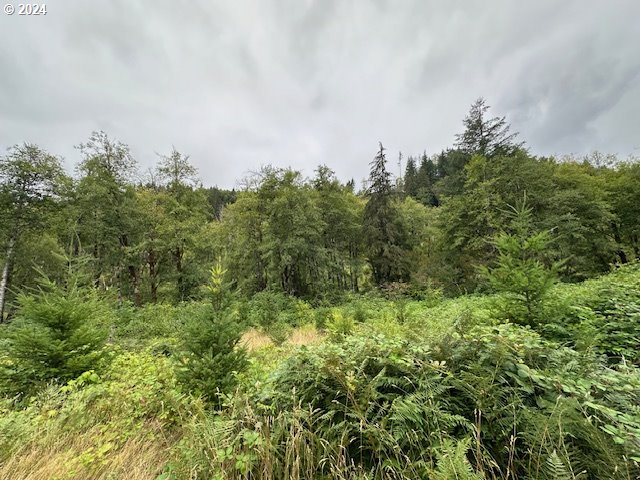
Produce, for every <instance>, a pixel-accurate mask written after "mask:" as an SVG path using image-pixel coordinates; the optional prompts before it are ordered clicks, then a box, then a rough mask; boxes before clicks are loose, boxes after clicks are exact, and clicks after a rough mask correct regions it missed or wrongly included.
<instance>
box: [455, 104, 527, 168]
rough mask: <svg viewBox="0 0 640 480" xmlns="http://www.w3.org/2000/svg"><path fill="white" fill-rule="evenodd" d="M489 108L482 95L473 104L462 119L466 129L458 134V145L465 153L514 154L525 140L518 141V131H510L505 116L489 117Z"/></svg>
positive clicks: (484, 154) (488, 155)
mask: <svg viewBox="0 0 640 480" xmlns="http://www.w3.org/2000/svg"><path fill="white" fill-rule="evenodd" d="M489 108H490V107H489V105H487V104H486V101H485V99H484V98H482V97H480V98H478V100H476V101H475V102H474V103H473V105H471V109H470V110H469V114H468V115H467V116H466V117H465V119H464V120H463V121H462V123H463V124H464V127H465V131H464V132H463V133H460V134H458V135H456V146H457V147H458V148H459V149H460V150H462V151H463V152H465V153H468V154H478V155H482V156H485V157H493V156H496V155H507V156H509V155H513V154H514V153H515V152H516V151H517V150H518V149H520V148H522V147H523V146H524V142H517V141H516V137H517V136H518V133H517V132H515V133H511V132H510V129H511V127H510V125H509V124H508V123H507V121H506V120H505V117H493V118H487V117H488V115H487V112H488V111H489Z"/></svg>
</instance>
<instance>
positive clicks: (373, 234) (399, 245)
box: [363, 144, 408, 285]
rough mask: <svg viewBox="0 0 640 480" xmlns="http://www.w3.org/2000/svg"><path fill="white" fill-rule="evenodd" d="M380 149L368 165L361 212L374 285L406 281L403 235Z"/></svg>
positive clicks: (389, 176) (383, 156) (384, 158)
mask: <svg viewBox="0 0 640 480" xmlns="http://www.w3.org/2000/svg"><path fill="white" fill-rule="evenodd" d="M386 163H387V159H386V155H385V153H384V147H383V146H382V144H380V150H379V152H378V154H377V155H376V157H375V158H374V160H373V161H372V162H371V172H370V174H369V188H368V189H367V197H368V199H367V205H366V206H365V209H364V220H363V228H364V237H365V241H366V243H367V248H368V258H369V263H370V264H371V267H372V269H373V277H374V280H375V281H376V283H377V284H378V285H381V284H383V283H386V282H393V281H397V280H401V279H404V278H406V277H407V270H408V269H407V265H406V257H405V256H404V249H405V243H406V238H405V237H406V234H405V231H404V228H403V225H402V222H401V219H400V214H399V212H398V210H397V208H396V206H395V203H394V202H393V191H392V189H391V180H390V179H391V174H390V173H389V172H388V171H387V169H386Z"/></svg>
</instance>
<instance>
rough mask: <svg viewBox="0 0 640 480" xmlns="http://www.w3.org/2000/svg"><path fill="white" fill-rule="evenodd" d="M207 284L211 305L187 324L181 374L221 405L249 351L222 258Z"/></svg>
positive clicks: (184, 380)
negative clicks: (243, 344)
mask: <svg viewBox="0 0 640 480" xmlns="http://www.w3.org/2000/svg"><path fill="white" fill-rule="evenodd" d="M210 274H211V276H210V281H209V285H208V286H207V290H208V293H209V299H210V300H211V305H209V306H207V308H206V310H204V311H202V313H201V314H200V315H197V316H196V317H195V318H194V319H193V320H192V321H191V322H190V324H189V325H188V326H187V328H186V329H185V331H184V337H183V353H182V355H181V358H180V364H179V368H178V372H177V373H178V378H179V379H180V380H181V381H182V383H183V384H185V385H186V386H187V387H188V388H189V389H190V390H191V391H192V392H193V393H195V394H197V395H201V396H202V397H203V398H204V399H205V400H207V401H209V402H211V403H212V404H214V405H216V406H219V405H220V404H221V403H222V399H221V397H220V395H221V394H229V393H231V391H232V390H233V388H234V386H235V384H236V377H235V373H236V372H241V371H242V370H244V369H245V368H246V367H247V365H248V361H247V353H246V350H245V349H244V348H242V347H238V342H239V341H240V337H241V335H242V330H243V326H242V325H241V324H240V323H239V322H237V321H236V320H235V319H234V318H233V316H232V313H231V308H230V306H231V291H230V285H229V283H228V282H227V281H226V280H225V278H224V277H225V275H226V270H225V269H224V268H223V267H222V265H221V264H220V262H218V263H217V265H216V266H215V267H214V268H212V269H211V271H210Z"/></svg>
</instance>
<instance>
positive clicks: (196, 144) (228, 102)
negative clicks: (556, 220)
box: [0, 0, 640, 187]
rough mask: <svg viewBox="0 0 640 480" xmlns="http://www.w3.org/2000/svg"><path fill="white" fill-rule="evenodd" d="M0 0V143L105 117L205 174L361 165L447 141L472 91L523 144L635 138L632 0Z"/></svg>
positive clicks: (72, 133) (52, 146) (69, 141)
mask: <svg viewBox="0 0 640 480" xmlns="http://www.w3.org/2000/svg"><path fill="white" fill-rule="evenodd" d="M47 6H48V13H47V15H46V16H45V17H19V16H16V15H14V16H11V17H9V16H6V15H4V14H0V15H1V16H0V148H1V149H3V150H4V149H5V148H7V147H9V146H10V145H13V144H15V143H18V142H22V141H30V142H35V143H38V144H40V145H42V146H43V147H45V148H47V149H48V150H49V151H51V152H52V153H56V154H59V155H61V156H63V157H65V159H66V161H67V163H68V165H73V164H74V163H75V162H77V161H78V160H79V154H78V152H77V151H76V150H75V149H74V148H73V145H75V144H78V143H80V142H82V141H84V140H85V139H86V138H88V136H89V134H90V132H91V131H92V130H97V129H102V130H105V131H106V132H107V133H109V135H110V136H113V137H116V138H118V139H120V140H122V141H124V142H125V143H128V144H129V145H130V147H131V149H132V152H133V153H134V155H135V157H136V158H137V159H138V161H139V163H140V165H141V169H142V170H144V169H146V168H148V167H150V166H152V165H153V164H154V163H155V161H156V158H157V157H156V155H155V152H158V153H166V152H168V151H169V150H170V149H171V146H172V145H175V147H176V148H177V149H178V150H180V151H182V152H184V153H187V154H190V155H191V159H192V161H193V163H194V164H196V166H197V167H198V169H199V171H200V175H201V177H202V179H203V182H204V183H205V184H206V185H216V184H217V185H220V186H225V187H232V186H234V185H235V184H236V181H237V180H238V179H239V178H241V177H242V176H243V175H244V174H245V172H247V171H249V170H255V169H256V168H258V167H259V166H260V165H263V164H268V163H271V164H274V165H279V166H292V167H294V168H298V169H301V170H303V171H304V172H305V174H309V175H310V174H312V172H313V170H314V168H315V167H316V166H317V165H318V164H321V163H324V164H327V165H329V166H330V167H332V168H333V169H334V170H335V171H336V172H337V173H338V174H339V176H340V177H341V178H343V179H348V178H352V177H354V178H356V180H358V179H361V178H362V177H364V176H366V174H367V170H368V163H369V161H370V160H371V158H372V156H373V155H374V154H375V150H376V146H377V142H378V141H379V140H380V141H382V142H383V143H384V144H385V146H386V147H387V148H388V150H389V152H390V155H391V156H392V157H393V159H394V160H395V157H396V155H397V152H398V151H399V150H402V151H403V152H404V153H405V155H406V154H417V153H420V152H422V151H423V150H425V149H426V151H427V152H429V153H435V152H437V151H439V150H440V149H442V148H445V147H447V146H450V145H451V144H452V143H453V139H454V134H455V133H457V132H459V131H460V129H461V120H462V118H463V117H464V115H465V114H466V112H467V110H468V107H469V105H470V104H471V103H472V102H473V100H475V98H477V97H478V96H484V97H485V98H486V99H487V101H488V103H489V104H490V105H492V106H493V112H494V113H495V114H500V115H506V116H507V119H508V120H509V121H510V122H511V123H512V125H513V127H514V129H515V130H517V131H519V132H520V134H521V137H522V138H523V139H524V140H526V141H527V143H528V145H529V146H530V148H531V150H532V152H533V153H536V154H564V153H576V154H580V153H586V152H589V151H591V150H594V149H597V150H602V151H605V152H611V153H618V154H620V155H622V156H626V155H628V154H636V155H638V154H640V130H638V127H637V124H638V123H637V122H638V113H639V112H640V48H638V45H640V27H638V19H639V18H640V2H638V1H637V0H625V1H623V0H611V1H610V2H599V1H580V0H566V1H564V2H557V1H552V0H544V1H536V2H513V1H512V0H493V1H489V2H487V1H476V0H474V1H465V2H442V1H426V0H418V1H405V2H392V1H390V0H388V1H387V0H376V1H372V0H368V1H365V0H362V1H358V0H343V1H337V0H317V1H310V0H300V1H292V0H289V1H285V0H260V1H255V0H254V1H249V0H235V1H233V2H231V1H226V2H212V1H209V0H191V1H189V2H178V1H170V0H154V1H151V0H148V1H141V0H140V1H132V0H129V1H123V0H94V1H92V2H87V1H85V0H65V1H64V2H51V3H49V4H47Z"/></svg>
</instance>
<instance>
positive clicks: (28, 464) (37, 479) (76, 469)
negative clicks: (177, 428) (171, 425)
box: [0, 431, 175, 480]
mask: <svg viewBox="0 0 640 480" xmlns="http://www.w3.org/2000/svg"><path fill="white" fill-rule="evenodd" d="M146 433H147V435H138V436H136V437H132V438H130V439H129V440H127V441H126V442H125V443H124V444H123V445H122V446H121V447H120V448H118V449H117V450H116V449H114V450H111V451H109V452H107V453H106V454H105V455H104V457H103V458H94V459H93V460H92V461H88V455H86V454H85V455H84V457H83V452H90V449H91V448H92V447H93V448H95V447H97V446H98V445H96V442H95V439H96V436H95V434H91V433H84V434H80V435H73V436H71V435H70V436H66V437H63V438H59V439H58V440H57V441H55V443H53V444H50V445H49V444H47V443H49V442H47V443H45V444H37V443H36V444H32V445H30V446H27V447H25V448H23V449H22V450H20V451H18V452H16V453H15V454H14V455H13V456H12V457H11V458H10V459H8V460H7V461H6V462H5V463H3V464H2V465H0V480H119V479H123V480H125V479H126V480H155V479H156V478H157V477H158V475H159V474H160V473H161V472H162V469H163V468H164V466H165V464H166V463H167V461H168V460H169V452H170V449H171V446H172V444H173V443H174V442H175V440H169V439H165V438H163V437H162V436H161V432H160V431H156V432H154V433H156V435H155V436H154V437H153V438H150V437H149V435H148V431H147V432H146ZM83 458H84V459H85V461H84V462H83Z"/></svg>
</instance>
